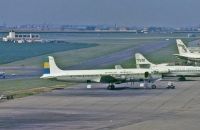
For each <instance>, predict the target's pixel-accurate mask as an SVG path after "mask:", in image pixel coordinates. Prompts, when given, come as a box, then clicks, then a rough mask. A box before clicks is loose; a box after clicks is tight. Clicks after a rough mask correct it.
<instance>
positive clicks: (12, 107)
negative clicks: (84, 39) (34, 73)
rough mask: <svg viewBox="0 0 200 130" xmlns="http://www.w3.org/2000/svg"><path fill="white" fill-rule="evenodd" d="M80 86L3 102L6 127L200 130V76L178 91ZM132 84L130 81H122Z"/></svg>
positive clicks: (0, 120)
mask: <svg viewBox="0 0 200 130" xmlns="http://www.w3.org/2000/svg"><path fill="white" fill-rule="evenodd" d="M158 84H160V85H161V86H160V88H159V89H156V90H151V89H133V88H126V89H123V88H119V89H118V90H114V91H109V90H106V89H105V88H106V86H105V87H102V86H100V85H98V84H97V85H95V86H93V87H92V89H86V87H85V85H83V84H81V85H77V86H73V87H72V88H69V89H66V90H56V91H53V92H51V93H45V94H40V95H36V96H30V97H26V98H22V99H15V100H13V101H9V102H3V103H0V129H5V130H13V129H16V130H55V129H57V130H111V129H116V130H130V129H131V130H147V129H148V130H169V129H170V130H188V129H192V130H199V127H200V124H199V120H200V102H199V101H200V96H199V95H200V88H199V81H193V82H192V81H187V82H176V86H177V88H176V89H174V90H168V89H165V86H164V85H166V82H160V83H158ZM122 86H128V85H127V84H124V85H121V86H120V87H122Z"/></svg>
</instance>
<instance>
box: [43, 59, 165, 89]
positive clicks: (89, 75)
mask: <svg viewBox="0 0 200 130" xmlns="http://www.w3.org/2000/svg"><path fill="white" fill-rule="evenodd" d="M48 58H49V62H45V63H44V70H45V72H44V74H43V76H42V77H41V78H42V79H56V80H62V81H68V82H83V83H93V82H96V83H108V84H109V85H108V87H107V88H108V89H114V88H115V85H114V84H120V83H126V82H138V81H147V82H148V83H152V82H153V81H154V79H158V78H160V75H159V74H158V73H156V74H154V72H153V71H152V70H151V69H140V68H137V69H136V68H135V69H123V68H122V67H121V66H116V67H115V69H95V70H61V69H60V68H58V67H57V65H56V63H55V61H54V58H53V57H52V56H49V57H48ZM166 71H168V70H166ZM163 73H164V72H163ZM151 87H152V88H156V86H155V84H152V86H151Z"/></svg>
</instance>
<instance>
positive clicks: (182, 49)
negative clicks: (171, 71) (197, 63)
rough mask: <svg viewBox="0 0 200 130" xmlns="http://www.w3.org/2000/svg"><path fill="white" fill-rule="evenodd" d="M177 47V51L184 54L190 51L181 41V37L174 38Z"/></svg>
mask: <svg viewBox="0 0 200 130" xmlns="http://www.w3.org/2000/svg"><path fill="white" fill-rule="evenodd" d="M176 43H177V47H178V52H179V54H184V53H190V51H189V50H188V48H187V47H186V45H185V44H184V43H183V41H182V40H181V39H177V40H176Z"/></svg>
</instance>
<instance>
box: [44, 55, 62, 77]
mask: <svg viewBox="0 0 200 130" xmlns="http://www.w3.org/2000/svg"><path fill="white" fill-rule="evenodd" d="M48 58H49V62H45V63H44V74H50V75H54V74H57V73H60V72H62V70H61V69H60V68H58V66H57V65H56V63H55V60H54V58H53V57H52V56H49V57H48Z"/></svg>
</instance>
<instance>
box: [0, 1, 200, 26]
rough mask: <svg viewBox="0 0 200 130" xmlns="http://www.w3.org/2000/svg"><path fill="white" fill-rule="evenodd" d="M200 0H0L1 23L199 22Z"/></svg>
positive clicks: (148, 24) (134, 23)
mask: <svg viewBox="0 0 200 130" xmlns="http://www.w3.org/2000/svg"><path fill="white" fill-rule="evenodd" d="M199 5H200V0H0V25H2V24H4V23H5V24H7V25H23V24H44V23H47V24H55V25H63V24H71V25H90V24H92V25H114V24H117V25H120V26H169V27H183V26H196V25H200V15H199V12H200V8H199Z"/></svg>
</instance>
